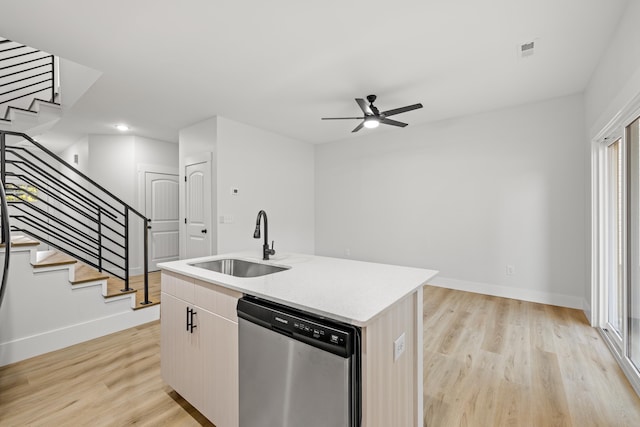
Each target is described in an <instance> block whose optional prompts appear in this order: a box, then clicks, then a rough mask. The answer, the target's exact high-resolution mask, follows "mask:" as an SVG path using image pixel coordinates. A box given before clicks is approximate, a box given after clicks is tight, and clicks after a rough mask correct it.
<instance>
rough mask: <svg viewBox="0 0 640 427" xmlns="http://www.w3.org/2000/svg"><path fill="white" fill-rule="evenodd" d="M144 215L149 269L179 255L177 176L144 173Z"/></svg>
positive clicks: (153, 268)
mask: <svg viewBox="0 0 640 427" xmlns="http://www.w3.org/2000/svg"><path fill="white" fill-rule="evenodd" d="M144 176H145V195H146V197H145V205H146V206H145V216H146V217H147V218H148V219H150V220H151V221H150V222H149V224H148V225H149V226H150V227H151V228H150V229H149V271H154V270H158V266H157V264H158V263H159V262H165V261H174V260H177V259H178V257H179V252H178V251H179V232H178V221H179V220H180V218H179V213H178V208H179V207H178V201H179V196H178V194H179V187H178V185H179V184H178V175H173V174H164V173H154V172H145V174H144Z"/></svg>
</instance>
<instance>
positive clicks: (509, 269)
mask: <svg viewBox="0 0 640 427" xmlns="http://www.w3.org/2000/svg"><path fill="white" fill-rule="evenodd" d="M514 274H516V267H515V266H513V265H507V276H513V275H514Z"/></svg>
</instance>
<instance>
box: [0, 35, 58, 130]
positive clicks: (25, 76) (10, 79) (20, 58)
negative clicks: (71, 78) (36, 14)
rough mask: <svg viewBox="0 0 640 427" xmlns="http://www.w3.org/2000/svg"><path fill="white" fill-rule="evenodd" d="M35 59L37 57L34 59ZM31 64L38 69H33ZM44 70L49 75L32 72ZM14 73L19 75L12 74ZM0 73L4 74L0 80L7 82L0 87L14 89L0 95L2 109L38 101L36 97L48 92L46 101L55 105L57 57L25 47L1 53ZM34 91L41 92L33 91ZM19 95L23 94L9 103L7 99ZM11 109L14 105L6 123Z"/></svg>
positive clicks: (4, 50) (7, 112) (0, 74)
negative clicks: (21, 102)
mask: <svg viewBox="0 0 640 427" xmlns="http://www.w3.org/2000/svg"><path fill="white" fill-rule="evenodd" d="M0 42H2V44H5V43H13V42H12V41H11V40H7V39H3V40H0ZM34 56H37V57H36V58H33V57H34ZM29 58H33V59H29ZM43 62H44V63H43ZM38 63H39V64H38ZM29 64H38V65H35V66H30V65H29ZM43 67H45V68H46V71H44V72H38V73H32V71H34V70H37V69H39V68H43ZM15 69H17V71H13V70H15ZM7 70H12V71H7ZM0 71H1V72H2V73H0V79H3V81H4V82H3V83H2V84H1V85H0V87H4V86H11V90H8V91H5V92H2V93H0V105H4V104H9V103H11V102H14V101H16V100H19V99H24V98H28V97H32V98H35V97H36V96H37V94H39V93H43V92H45V91H50V96H49V99H48V100H45V101H48V102H51V103H55V102H56V58H55V56H54V55H51V54H49V53H46V52H42V51H41V50H38V49H34V48H31V47H29V46H26V45H22V44H18V45H16V46H13V47H8V48H6V49H0ZM38 78H40V80H39V81H37V82H35V79H38ZM39 85H45V86H39ZM34 87H37V88H38V89H37V90H33V88H34ZM29 88H32V89H29ZM16 92H17V93H20V95H19V96H15V97H12V98H8V99H7V98H4V97H5V96H6V95H8V94H10V93H16ZM10 108H12V106H11V105H9V106H8V108H6V110H5V112H4V118H5V119H6V118H7V117H8V115H9V110H10Z"/></svg>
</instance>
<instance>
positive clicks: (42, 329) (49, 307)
mask: <svg viewBox="0 0 640 427" xmlns="http://www.w3.org/2000/svg"><path fill="white" fill-rule="evenodd" d="M3 261H4V251H1V252H0V262H3ZM69 274H70V272H69V270H68V269H62V270H58V271H46V272H38V273H34V270H33V267H32V266H31V264H30V254H29V251H28V250H27V251H25V250H24V249H21V250H20V249H14V250H12V253H11V267H10V268H9V275H8V280H7V290H6V294H5V298H4V301H3V303H2V307H0V325H2V327H1V328H0V366H3V365H6V364H9V363H14V362H17V361H20V360H23V359H27V358H29V357H33V356H36V355H39V354H43V353H46V352H49V351H53V350H57V349H59V348H63V347H67V346H70V345H73V344H77V343H79V342H82V341H87V340H90V339H93V338H97V337H100V336H103V335H107V334H110V333H113V332H116V331H119V330H123V329H126V328H131V327H133V326H135V325H140V324H143V323H147V322H150V321H153V320H157V319H158V318H159V315H160V311H159V309H158V307H159V306H156V307H150V308H145V309H144V310H135V311H134V310H132V309H131V305H132V302H131V298H130V295H128V296H125V297H124V298H123V297H114V298H112V299H109V300H105V298H104V297H103V296H102V293H101V287H100V285H97V286H95V285H94V286H88V287H86V286H83V285H74V286H72V285H71V284H70V283H69Z"/></svg>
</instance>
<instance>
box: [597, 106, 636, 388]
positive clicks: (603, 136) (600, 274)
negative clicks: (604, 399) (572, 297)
mask: <svg viewBox="0 0 640 427" xmlns="http://www.w3.org/2000/svg"><path fill="white" fill-rule="evenodd" d="M638 117H640V93H638V94H637V95H636V96H635V97H634V98H633V99H632V100H631V101H630V102H628V103H627V104H626V105H625V106H624V107H623V108H621V109H620V110H619V111H618V112H617V113H616V114H615V115H614V117H613V118H612V119H611V120H610V121H609V123H607V124H606V125H605V126H604V127H603V128H602V129H601V130H600V131H599V132H598V133H597V134H596V136H595V137H593V138H592V139H591V301H590V303H591V305H590V306H587V307H586V309H585V314H587V317H588V318H589V321H590V323H591V326H593V327H595V328H597V329H598V331H599V332H600V335H601V336H602V337H603V339H604V342H605V343H606V344H607V346H608V347H609V349H610V351H611V353H612V354H613V355H614V357H615V359H616V361H617V362H618V365H619V366H620V367H621V368H622V371H623V372H624V373H625V376H626V377H627V379H628V380H629V383H630V384H631V386H632V387H633V388H634V390H635V392H636V393H637V394H638V395H640V376H638V371H637V369H636V368H635V367H634V366H633V364H632V363H631V361H630V360H629V358H628V357H627V351H628V319H627V317H628V312H629V301H628V298H627V296H628V290H629V288H628V286H629V284H628V281H626V280H625V282H627V283H625V292H624V293H625V295H624V296H623V306H624V311H625V312H624V315H623V337H622V348H618V345H617V344H616V343H615V342H614V340H612V339H611V337H610V336H609V334H608V333H606V332H605V331H604V330H603V328H604V327H606V320H607V319H606V316H607V294H606V290H607V289H606V280H607V278H606V274H607V265H606V263H607V248H606V247H605V245H606V244H607V239H606V230H607V212H606V198H607V195H608V192H607V190H606V180H607V175H606V172H607V168H606V160H607V157H606V146H607V144H608V142H609V141H610V140H612V139H613V138H617V137H621V138H622V140H623V142H624V144H626V131H625V129H626V127H627V125H629V124H631V123H632V122H634V121H635V120H636V119H637V118H638ZM627 176H628V175H627ZM627 179H628V178H627ZM627 273H628V272H625V274H627ZM586 302H587V303H588V301H586Z"/></svg>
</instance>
